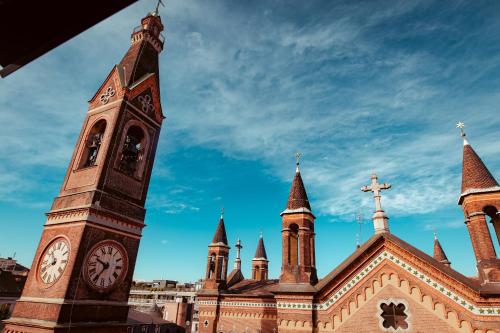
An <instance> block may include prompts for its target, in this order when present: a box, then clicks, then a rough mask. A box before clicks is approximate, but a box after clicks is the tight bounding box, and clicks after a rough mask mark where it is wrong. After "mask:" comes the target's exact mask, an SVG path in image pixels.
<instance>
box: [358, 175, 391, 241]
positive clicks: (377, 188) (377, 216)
mask: <svg viewBox="0 0 500 333" xmlns="http://www.w3.org/2000/svg"><path fill="white" fill-rule="evenodd" d="M390 188H391V184H387V183H383V184H379V183H378V177H377V175H376V174H375V173H373V174H372V176H371V185H368V186H363V187H362V188H361V191H363V192H372V193H373V200H374V201H375V212H374V213H373V217H372V220H373V226H374V228H375V233H376V234H380V233H386V232H387V233H388V232H389V217H388V216H387V214H386V213H385V211H384V210H383V209H382V203H381V197H382V195H381V191H382V190H387V189H390Z"/></svg>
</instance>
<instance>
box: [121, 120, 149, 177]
mask: <svg viewBox="0 0 500 333" xmlns="http://www.w3.org/2000/svg"><path fill="white" fill-rule="evenodd" d="M144 146H145V136H144V132H143V130H142V129H141V128H140V127H139V126H130V128H129V129H128V131H127V135H126V136H125V140H124V142H123V145H122V148H121V155H120V162H119V164H118V169H120V170H121V171H122V172H123V173H125V174H127V175H129V176H135V177H138V176H139V171H140V169H141V168H140V163H141V162H142V160H143V154H144V149H145V147H144Z"/></svg>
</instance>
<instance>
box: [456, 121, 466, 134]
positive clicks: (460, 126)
mask: <svg viewBox="0 0 500 333" xmlns="http://www.w3.org/2000/svg"><path fill="white" fill-rule="evenodd" d="M457 128H460V135H461V136H462V137H464V136H465V132H464V128H465V124H464V123H463V122H461V121H459V122H458V123H457Z"/></svg>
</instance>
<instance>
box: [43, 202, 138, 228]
mask: <svg viewBox="0 0 500 333" xmlns="http://www.w3.org/2000/svg"><path fill="white" fill-rule="evenodd" d="M46 216H47V222H46V225H56V224H63V223H72V222H93V223H96V224H99V225H103V226H106V227H110V228H114V229H118V230H120V231H125V232H130V233H132V234H135V235H141V232H142V228H144V227H145V224H144V223H142V222H141V221H139V220H132V219H130V218H126V217H123V216H117V215H116V214H113V213H111V212H108V211H104V210H102V209H95V208H93V207H91V206H90V207H79V208H74V209H67V210H59V211H52V212H49V213H46Z"/></svg>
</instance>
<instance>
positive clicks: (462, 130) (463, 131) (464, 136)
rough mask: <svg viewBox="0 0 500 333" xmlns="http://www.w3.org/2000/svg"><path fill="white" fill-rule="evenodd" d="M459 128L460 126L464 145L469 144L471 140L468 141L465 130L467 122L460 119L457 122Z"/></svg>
mask: <svg viewBox="0 0 500 333" xmlns="http://www.w3.org/2000/svg"><path fill="white" fill-rule="evenodd" d="M457 128H460V136H461V137H462V139H464V146H466V145H468V144H469V141H467V137H466V134H465V130H464V128H465V124H464V123H463V122H462V121H459V122H458V123H457Z"/></svg>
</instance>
